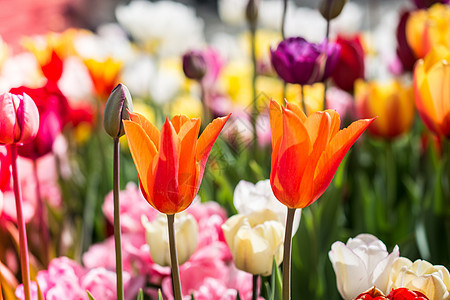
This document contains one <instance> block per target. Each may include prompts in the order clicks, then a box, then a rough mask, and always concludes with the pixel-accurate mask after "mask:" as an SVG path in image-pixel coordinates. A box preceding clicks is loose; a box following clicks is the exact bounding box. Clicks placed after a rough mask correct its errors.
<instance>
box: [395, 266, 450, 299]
mask: <svg viewBox="0 0 450 300" xmlns="http://www.w3.org/2000/svg"><path fill="white" fill-rule="evenodd" d="M389 283H390V289H396V288H400V287H406V288H408V289H410V290H414V291H419V292H421V293H423V294H424V295H425V296H427V297H428V299H433V300H446V299H450V290H449V288H450V274H449V272H448V270H447V269H446V268H445V267H444V266H439V265H437V266H434V265H432V264H430V263H429V262H427V261H425V260H420V259H418V260H416V261H415V262H414V263H413V262H411V261H410V260H409V259H407V258H404V257H399V258H398V259H397V260H396V261H395V262H394V264H393V266H392V270H391V274H390V278H389Z"/></svg>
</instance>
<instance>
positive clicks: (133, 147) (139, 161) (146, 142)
mask: <svg viewBox="0 0 450 300" xmlns="http://www.w3.org/2000/svg"><path fill="white" fill-rule="evenodd" d="M123 127H124V129H125V134H126V136H127V141H128V147H129V148H130V152H131V157H132V158H133V161H134V164H135V165H136V169H137V173H138V176H139V179H140V180H142V181H143V182H145V183H147V182H148V178H149V176H150V177H151V172H152V168H151V166H152V162H153V158H154V157H155V156H156V155H157V153H158V151H157V149H156V147H155V145H154V144H153V142H152V141H151V140H150V138H149V137H148V135H147V134H146V132H145V131H144V129H143V128H142V127H141V126H140V124H138V123H135V122H133V121H128V120H124V121H123ZM144 186H147V185H144ZM145 192H146V193H148V192H149V191H148V190H145Z"/></svg>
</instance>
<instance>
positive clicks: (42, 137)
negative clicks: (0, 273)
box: [11, 83, 70, 159]
mask: <svg viewBox="0 0 450 300" xmlns="http://www.w3.org/2000/svg"><path fill="white" fill-rule="evenodd" d="M11 92H13V93H21V92H25V93H27V94H29V95H30V96H31V97H33V99H34V100H35V103H36V106H37V108H38V110H39V115H40V120H41V122H40V125H39V131H38V133H37V136H36V138H35V139H34V140H33V141H32V142H31V143H28V144H26V145H23V146H19V147H18V149H17V150H18V153H19V155H21V156H24V157H27V158H31V159H36V158H39V157H41V156H44V155H45V154H47V153H49V152H51V151H52V148H53V142H54V140H55V138H56V137H57V136H58V134H59V133H60V132H61V130H62V128H63V127H64V125H65V124H66V123H68V122H69V120H70V107H69V104H68V101H67V98H66V97H65V96H64V95H63V94H62V92H61V91H60V90H59V89H58V88H57V87H56V86H55V85H54V84H52V83H48V84H46V85H45V86H44V87H41V88H36V89H32V88H28V87H24V86H21V87H18V88H14V89H11Z"/></svg>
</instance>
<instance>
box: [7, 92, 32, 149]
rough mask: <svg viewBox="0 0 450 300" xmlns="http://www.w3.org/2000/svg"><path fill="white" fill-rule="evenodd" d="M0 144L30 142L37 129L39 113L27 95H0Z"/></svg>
mask: <svg viewBox="0 0 450 300" xmlns="http://www.w3.org/2000/svg"><path fill="white" fill-rule="evenodd" d="M0 119H1V120H2V122H1V123H0V144H4V145H5V144H14V143H18V144H23V143H27V142H30V141H31V140H33V139H34V137H35V136H36V134H37V132H38V129H39V112H38V110H37V107H36V105H35V104H34V101H33V99H31V98H30V96H28V95H27V94H25V93H24V94H22V95H16V94H12V93H4V94H1V95H0Z"/></svg>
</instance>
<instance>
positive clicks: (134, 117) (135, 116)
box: [128, 111, 160, 149]
mask: <svg viewBox="0 0 450 300" xmlns="http://www.w3.org/2000/svg"><path fill="white" fill-rule="evenodd" d="M128 114H129V115H130V119H131V121H133V122H136V123H138V124H139V125H141V126H142V128H143V129H144V130H145V132H146V133H147V135H148V137H149V138H150V140H151V141H152V142H153V144H154V145H155V147H156V149H159V136H160V133H159V130H158V128H156V127H155V125H153V124H152V123H151V122H150V121H149V120H147V119H146V118H145V117H144V116H143V115H141V114H139V113H135V112H130V111H128Z"/></svg>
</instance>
